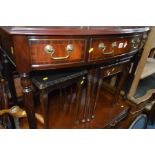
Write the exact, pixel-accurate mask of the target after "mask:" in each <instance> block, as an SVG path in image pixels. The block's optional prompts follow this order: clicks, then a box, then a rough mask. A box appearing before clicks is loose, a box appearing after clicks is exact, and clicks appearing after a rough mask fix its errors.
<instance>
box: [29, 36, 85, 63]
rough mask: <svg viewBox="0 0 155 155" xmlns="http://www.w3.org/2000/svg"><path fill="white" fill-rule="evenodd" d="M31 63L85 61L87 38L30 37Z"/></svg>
mask: <svg viewBox="0 0 155 155" xmlns="http://www.w3.org/2000/svg"><path fill="white" fill-rule="evenodd" d="M29 44H30V53H31V63H32V65H35V64H37V65H38V64H59V63H60V64H63V63H78V62H83V61H84V58H85V50H86V49H85V48H86V40H85V39H29Z"/></svg>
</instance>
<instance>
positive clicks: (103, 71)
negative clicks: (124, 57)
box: [100, 64, 124, 77]
mask: <svg viewBox="0 0 155 155" xmlns="http://www.w3.org/2000/svg"><path fill="white" fill-rule="evenodd" d="M123 69H124V64H121V65H117V66H113V67H109V68H102V67H101V68H100V74H101V77H108V76H111V75H114V74H117V73H119V72H122V71H123Z"/></svg>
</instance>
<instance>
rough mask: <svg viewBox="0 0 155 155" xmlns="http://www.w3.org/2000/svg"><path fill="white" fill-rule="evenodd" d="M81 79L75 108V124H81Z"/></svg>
mask: <svg viewBox="0 0 155 155" xmlns="http://www.w3.org/2000/svg"><path fill="white" fill-rule="evenodd" d="M81 81H82V80H81V79H80V80H79V81H78V83H77V89H76V103H75V104H76V105H75V106H76V107H75V110H76V111H75V112H76V114H75V122H76V123H79V113H80V105H81V87H82V86H81Z"/></svg>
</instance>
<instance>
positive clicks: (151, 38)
mask: <svg viewBox="0 0 155 155" xmlns="http://www.w3.org/2000/svg"><path fill="white" fill-rule="evenodd" d="M154 43H155V28H154V27H152V28H151V31H150V33H149V35H148V38H147V41H146V44H145V46H144V50H143V52H142V56H141V59H140V61H139V63H138V66H137V69H136V72H135V74H134V80H133V82H132V85H131V87H130V91H129V94H128V98H129V99H131V98H133V97H134V94H135V92H136V89H137V86H138V83H139V80H140V79H141V77H143V75H142V73H143V70H144V67H145V63H146V61H147V58H148V56H149V54H150V51H151V49H152V48H153V47H154ZM144 74H145V73H144Z"/></svg>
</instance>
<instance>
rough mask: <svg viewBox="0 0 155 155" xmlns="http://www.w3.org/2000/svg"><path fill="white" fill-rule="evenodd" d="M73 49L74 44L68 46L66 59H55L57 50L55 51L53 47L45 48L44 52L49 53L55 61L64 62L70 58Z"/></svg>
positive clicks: (47, 46)
mask: <svg viewBox="0 0 155 155" xmlns="http://www.w3.org/2000/svg"><path fill="white" fill-rule="evenodd" d="M73 49H74V48H73V45H72V44H68V45H67V46H66V51H67V55H66V56H64V57H54V56H53V54H54V53H55V50H54V48H53V46H51V45H46V46H45V48H44V51H45V52H46V53H48V54H49V53H50V54H51V58H52V59H53V60H64V59H67V58H69V57H70V53H71V52H72V51H73Z"/></svg>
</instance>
